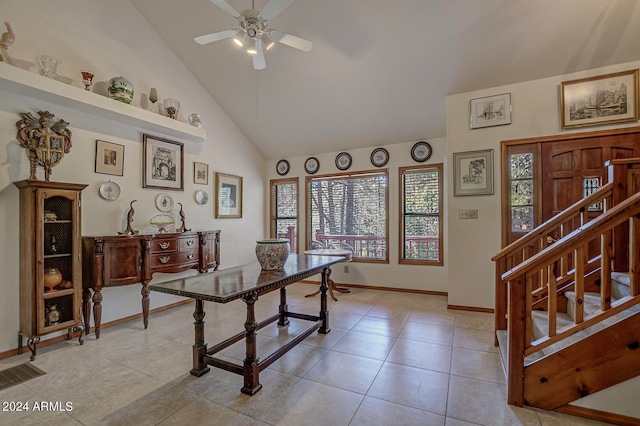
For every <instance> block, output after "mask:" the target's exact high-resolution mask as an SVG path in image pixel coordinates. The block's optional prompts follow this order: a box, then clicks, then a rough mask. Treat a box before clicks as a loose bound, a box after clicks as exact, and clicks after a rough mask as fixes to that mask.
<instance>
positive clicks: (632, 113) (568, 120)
mask: <svg viewBox="0 0 640 426" xmlns="http://www.w3.org/2000/svg"><path fill="white" fill-rule="evenodd" d="M560 97H561V98H560V104H561V110H562V128H563V129H569V128H572V127H583V126H595V125H598V124H609V123H618V122H623V121H636V120H638V70H631V71H623V72H618V73H614V74H606V75H601V76H598V77H589V78H582V79H579V80H572V81H565V82H563V83H562V84H561V90H560Z"/></svg>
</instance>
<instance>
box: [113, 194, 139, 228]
mask: <svg viewBox="0 0 640 426" xmlns="http://www.w3.org/2000/svg"><path fill="white" fill-rule="evenodd" d="M136 201H138V200H133V201H132V202H131V203H130V204H129V207H130V209H129V213H127V229H125V230H124V232H120V231H118V235H136V234H139V233H140V231H138V230H136V229H133V228H132V227H131V223H132V222H133V214H134V213H135V212H136V211H135V210H134V209H133V203H135V202H136Z"/></svg>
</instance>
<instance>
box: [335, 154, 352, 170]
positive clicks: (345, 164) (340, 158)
mask: <svg viewBox="0 0 640 426" xmlns="http://www.w3.org/2000/svg"><path fill="white" fill-rule="evenodd" d="M336 167H337V168H338V169H340V170H347V169H348V168H349V167H351V156H350V155H349V154H347V153H346V152H341V153H340V154H338V155H336Z"/></svg>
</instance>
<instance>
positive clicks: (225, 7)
mask: <svg viewBox="0 0 640 426" xmlns="http://www.w3.org/2000/svg"><path fill="white" fill-rule="evenodd" d="M209 1H210V2H211V3H213V4H215V5H216V6H218V7H219V8H220V9H222V10H224V11H225V12H227V13H228V14H229V15H231V16H233V17H234V18H236V19H238V18H240V17H241V15H240V12H238V11H237V10H236V8H235V7H233V6H231V5H230V4H229V3H227V2H226V1H224V0H209Z"/></svg>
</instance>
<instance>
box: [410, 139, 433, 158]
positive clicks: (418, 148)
mask: <svg viewBox="0 0 640 426" xmlns="http://www.w3.org/2000/svg"><path fill="white" fill-rule="evenodd" d="M431 153H432V151H431V145H429V144H428V143H427V142H424V141H421V142H417V143H416V144H414V145H413V146H412V147H411V158H413V159H414V160H415V161H417V162H418V163H422V162H425V161H427V160H428V159H429V157H431Z"/></svg>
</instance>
